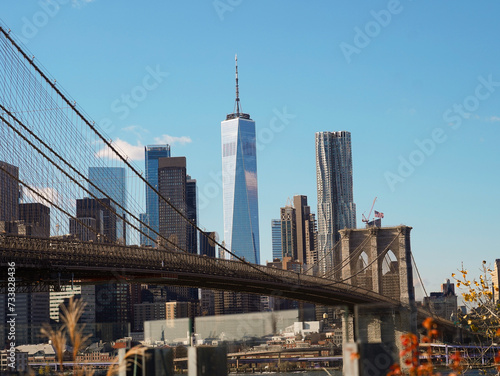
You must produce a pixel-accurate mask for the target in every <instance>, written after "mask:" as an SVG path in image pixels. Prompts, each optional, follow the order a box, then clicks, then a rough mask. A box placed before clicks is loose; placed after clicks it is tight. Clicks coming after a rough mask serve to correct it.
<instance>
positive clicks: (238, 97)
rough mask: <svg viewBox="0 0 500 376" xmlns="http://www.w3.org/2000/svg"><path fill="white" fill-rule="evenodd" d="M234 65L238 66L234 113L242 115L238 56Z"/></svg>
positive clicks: (236, 55) (235, 56)
mask: <svg viewBox="0 0 500 376" xmlns="http://www.w3.org/2000/svg"><path fill="white" fill-rule="evenodd" d="M234 63H235V65H236V101H235V103H234V112H235V113H236V114H237V115H239V114H240V91H239V86H238V54H235V55H234Z"/></svg>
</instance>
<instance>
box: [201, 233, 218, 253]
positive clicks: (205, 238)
mask: <svg viewBox="0 0 500 376" xmlns="http://www.w3.org/2000/svg"><path fill="white" fill-rule="evenodd" d="M216 239H217V234H216V233H215V232H205V231H204V232H203V233H200V255H202V256H203V255H204V256H208V257H215V240H216Z"/></svg>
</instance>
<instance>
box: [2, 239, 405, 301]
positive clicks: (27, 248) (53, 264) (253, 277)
mask: <svg viewBox="0 0 500 376" xmlns="http://www.w3.org/2000/svg"><path fill="white" fill-rule="evenodd" d="M0 260H1V263H2V264H6V263H7V262H12V261H15V262H16V265H17V266H18V267H26V268H45V269H50V270H58V269H60V270H64V269H66V268H68V267H78V268H94V267H97V266H98V267H99V269H109V270H113V269H116V270H123V269H124V268H125V269H128V270H135V271H139V272H143V273H146V274H147V273H148V272H149V273H150V272H151V271H157V272H173V273H179V274H185V275H189V274H196V273H197V274H200V273H201V274H202V275H206V276H210V275H211V276H219V277H221V278H232V279H238V280H241V281H255V282H260V283H268V284H276V285H278V284H279V285H280V286H283V285H285V286H289V289H310V290H311V289H322V290H326V291H331V292H332V293H336V294H339V293H342V294H345V295H346V296H348V295H352V296H363V297H364V299H365V300H373V301H385V302H390V303H392V304H397V303H398V302H396V301H394V300H393V299H390V298H387V297H384V296H382V295H380V294H377V293H375V292H373V291H369V290H365V289H363V288H360V287H356V286H353V285H350V284H346V283H341V282H336V281H334V280H332V279H325V278H320V277H315V276H311V275H306V274H300V273H297V272H294V271H289V270H282V269H277V268H274V267H267V266H263V265H254V264H248V263H243V262H240V261H234V260H224V259H217V258H211V257H207V256H200V255H196V254H189V253H184V252H179V251H174V250H168V249H154V248H148V247H138V246H124V245H115V244H104V243H94V242H81V241H78V240H68V239H54V238H49V239H44V238H31V237H24V236H18V235H6V234H0Z"/></svg>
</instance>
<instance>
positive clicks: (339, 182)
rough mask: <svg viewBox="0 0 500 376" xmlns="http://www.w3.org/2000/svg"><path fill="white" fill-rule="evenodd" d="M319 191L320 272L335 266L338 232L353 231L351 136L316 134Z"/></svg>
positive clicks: (347, 134)
mask: <svg viewBox="0 0 500 376" xmlns="http://www.w3.org/2000/svg"><path fill="white" fill-rule="evenodd" d="M316 181H317V192H318V260H319V268H320V272H321V273H325V272H327V271H329V270H331V268H332V267H333V266H334V265H335V264H336V263H338V262H339V261H340V260H339V255H340V247H337V249H333V248H334V246H335V243H336V242H337V241H338V240H340V234H339V230H342V229H343V228H356V204H355V203H354V200H353V185H352V150H351V133H350V132H346V131H340V132H317V133H316Z"/></svg>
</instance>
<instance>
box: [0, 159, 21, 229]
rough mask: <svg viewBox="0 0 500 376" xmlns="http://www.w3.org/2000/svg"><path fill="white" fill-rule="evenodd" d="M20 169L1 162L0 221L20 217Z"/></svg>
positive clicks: (13, 219)
mask: <svg viewBox="0 0 500 376" xmlns="http://www.w3.org/2000/svg"><path fill="white" fill-rule="evenodd" d="M17 179H19V168H18V167H16V166H13V165H11V164H8V163H6V162H1V161H0V221H1V222H10V221H16V220H17V219H18V217H19V214H18V213H19V206H18V205H19V182H18V180H17Z"/></svg>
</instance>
